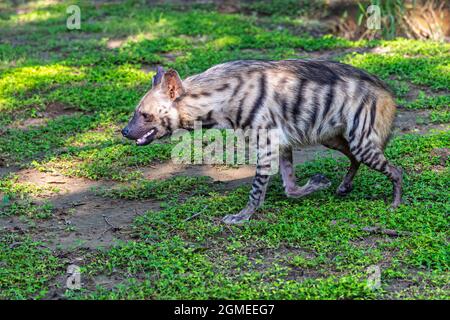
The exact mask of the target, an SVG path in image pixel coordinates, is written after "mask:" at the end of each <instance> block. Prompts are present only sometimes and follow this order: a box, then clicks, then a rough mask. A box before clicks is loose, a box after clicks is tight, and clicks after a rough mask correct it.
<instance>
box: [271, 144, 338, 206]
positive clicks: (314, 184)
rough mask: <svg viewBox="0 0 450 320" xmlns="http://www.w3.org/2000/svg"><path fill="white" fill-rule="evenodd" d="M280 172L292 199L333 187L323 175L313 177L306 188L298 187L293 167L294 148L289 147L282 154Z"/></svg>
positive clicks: (287, 192)
mask: <svg viewBox="0 0 450 320" xmlns="http://www.w3.org/2000/svg"><path fill="white" fill-rule="evenodd" d="M280 171H281V177H282V178H283V185H284V190H285V191H286V195H287V196H288V197H292V198H298V197H303V196H306V195H308V194H310V193H313V192H316V191H319V190H322V189H326V188H328V187H329V186H330V185H331V181H330V180H328V179H327V178H326V177H325V176H323V175H322V174H316V175H314V176H312V177H311V178H310V179H309V180H308V182H307V183H306V184H305V185H304V186H301V187H300V186H297V184H296V181H295V173H294V167H293V165H292V148H291V147H288V148H286V149H284V150H282V151H281V153H280Z"/></svg>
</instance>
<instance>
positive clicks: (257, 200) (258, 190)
mask: <svg viewBox="0 0 450 320" xmlns="http://www.w3.org/2000/svg"><path fill="white" fill-rule="evenodd" d="M272 160H273V159H272V153H271V152H267V153H264V154H263V155H262V156H261V155H259V153H258V160H257V164H256V174H255V177H254V178H253V183H252V190H251V191H250V197H249V201H248V203H247V206H246V207H245V208H244V209H243V210H241V212H239V213H238V214H230V215H227V216H225V217H224V218H223V222H225V223H227V224H241V223H243V222H245V221H247V220H249V219H250V217H251V216H252V215H253V213H255V211H256V209H258V208H259V207H260V206H261V205H262V204H263V202H264V198H265V196H266V190H267V185H268V184H269V179H270V174H271V162H272Z"/></svg>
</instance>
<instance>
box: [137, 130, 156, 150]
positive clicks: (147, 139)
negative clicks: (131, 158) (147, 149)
mask: <svg viewBox="0 0 450 320" xmlns="http://www.w3.org/2000/svg"><path fill="white" fill-rule="evenodd" d="M157 132H158V130H157V129H156V128H153V129H150V131H149V132H147V133H146V134H144V135H143V136H142V137H140V138H138V139H137V140H136V145H138V146H146V145H147V144H149V143H151V142H152V141H153V140H154V139H155V137H156V133H157Z"/></svg>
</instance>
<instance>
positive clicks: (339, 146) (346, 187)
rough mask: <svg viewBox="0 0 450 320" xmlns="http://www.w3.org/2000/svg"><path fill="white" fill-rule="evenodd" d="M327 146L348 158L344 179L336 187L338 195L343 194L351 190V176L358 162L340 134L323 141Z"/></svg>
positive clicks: (355, 170) (356, 170)
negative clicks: (348, 164)
mask: <svg viewBox="0 0 450 320" xmlns="http://www.w3.org/2000/svg"><path fill="white" fill-rule="evenodd" d="M323 145H324V146H325V147H327V148H330V149H333V150H337V151H340V152H341V153H343V154H345V155H346V156H347V157H348V158H349V160H350V168H349V169H348V171H347V174H346V175H345V177H344V179H343V180H342V182H341V184H340V185H339V187H338V188H337V189H336V193H337V194H338V195H340V196H345V195H347V194H349V193H350V192H351V191H352V190H353V178H354V177H355V175H356V173H357V172H358V169H359V166H360V164H361V163H360V162H359V161H358V160H356V158H355V156H354V155H353V154H352V153H351V151H350V146H349V144H348V142H347V140H345V138H344V137H342V136H337V137H335V138H333V139H331V140H328V141H327V142H325V143H323Z"/></svg>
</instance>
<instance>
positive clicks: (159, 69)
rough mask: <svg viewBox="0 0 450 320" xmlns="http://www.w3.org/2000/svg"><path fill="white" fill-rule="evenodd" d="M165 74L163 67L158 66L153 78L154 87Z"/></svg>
mask: <svg viewBox="0 0 450 320" xmlns="http://www.w3.org/2000/svg"><path fill="white" fill-rule="evenodd" d="M163 76H164V69H163V67H161V66H158V67H157V68H156V74H155V75H154V76H153V79H152V87H153V88H154V87H156V86H157V85H158V84H160V83H161V80H162V78H163Z"/></svg>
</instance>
